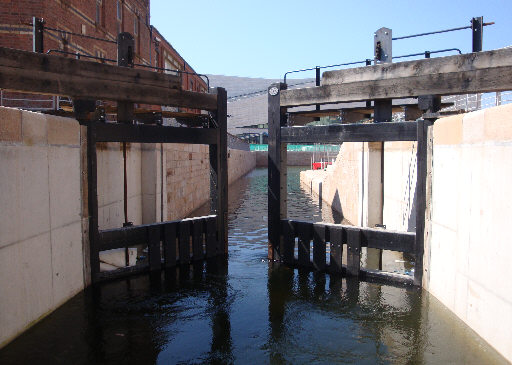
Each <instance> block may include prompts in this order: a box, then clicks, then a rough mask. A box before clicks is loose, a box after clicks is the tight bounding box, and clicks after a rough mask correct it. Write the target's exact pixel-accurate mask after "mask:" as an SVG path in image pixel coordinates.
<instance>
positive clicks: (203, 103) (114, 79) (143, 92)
mask: <svg viewBox="0 0 512 365" xmlns="http://www.w3.org/2000/svg"><path fill="white" fill-rule="evenodd" d="M180 87H181V78H180V77H178V76H174V75H168V74H164V73H158V72H151V71H147V70H141V69H133V68H128V67H118V66H113V65H105V64H102V63H97V62H90V61H83V60H76V59H72V58H65V57H60V56H50V55H46V54H39V53H33V52H27V51H21V50H14V49H10V48H4V47H0V88H3V89H9V90H15V91H26V92H35V93H38V94H49V95H63V96H70V97H72V98H74V99H95V100H114V101H127V102H135V103H145V104H156V105H169V106H181V107H187V108H194V109H204V110H216V109H217V97H216V95H213V94H206V93H198V92H192V91H185V90H181V89H180Z"/></svg>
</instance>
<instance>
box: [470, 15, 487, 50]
mask: <svg viewBox="0 0 512 365" xmlns="http://www.w3.org/2000/svg"><path fill="white" fill-rule="evenodd" d="M471 31H472V33H473V52H482V40H483V34H484V17H482V16H479V17H476V18H473V19H471Z"/></svg>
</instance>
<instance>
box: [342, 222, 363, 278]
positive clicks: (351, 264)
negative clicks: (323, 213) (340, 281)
mask: <svg viewBox="0 0 512 365" xmlns="http://www.w3.org/2000/svg"><path fill="white" fill-rule="evenodd" d="M345 230H346V231H347V275H350V276H358V275H359V269H360V268H361V230H360V229H359V228H355V227H346V228H345Z"/></svg>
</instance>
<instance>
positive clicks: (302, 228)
mask: <svg viewBox="0 0 512 365" xmlns="http://www.w3.org/2000/svg"><path fill="white" fill-rule="evenodd" d="M296 224H297V232H298V236H299V247H298V251H299V252H298V256H299V265H300V266H310V265H311V260H310V254H311V249H310V242H311V234H312V229H313V223H309V222H297V223H296Z"/></svg>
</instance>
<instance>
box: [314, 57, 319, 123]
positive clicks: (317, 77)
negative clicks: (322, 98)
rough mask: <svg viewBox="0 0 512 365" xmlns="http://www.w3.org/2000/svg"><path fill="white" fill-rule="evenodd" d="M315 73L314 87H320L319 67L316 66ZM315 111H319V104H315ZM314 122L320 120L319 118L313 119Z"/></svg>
mask: <svg viewBox="0 0 512 365" xmlns="http://www.w3.org/2000/svg"><path fill="white" fill-rule="evenodd" d="M315 72H316V80H315V81H316V82H315V85H316V86H320V66H316V68H315ZM316 110H320V104H316ZM315 120H320V117H318V118H315Z"/></svg>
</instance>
